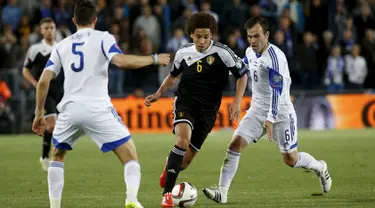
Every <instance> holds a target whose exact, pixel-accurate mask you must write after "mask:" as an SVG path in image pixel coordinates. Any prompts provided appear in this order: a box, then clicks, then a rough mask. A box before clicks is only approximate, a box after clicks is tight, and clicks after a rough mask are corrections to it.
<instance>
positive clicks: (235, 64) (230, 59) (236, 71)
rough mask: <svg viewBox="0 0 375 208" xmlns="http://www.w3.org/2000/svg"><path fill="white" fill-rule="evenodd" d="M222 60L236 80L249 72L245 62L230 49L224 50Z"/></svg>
mask: <svg viewBox="0 0 375 208" xmlns="http://www.w3.org/2000/svg"><path fill="white" fill-rule="evenodd" d="M222 58H223V61H224V63H225V65H226V66H227V67H228V69H229V71H230V72H231V74H232V75H233V76H235V77H236V78H241V77H243V76H244V75H245V74H246V73H247V72H248V68H247V67H246V65H245V63H244V60H243V59H242V60H241V59H240V58H239V57H238V56H237V55H236V54H235V53H234V52H233V51H232V50H231V49H230V48H228V47H226V46H225V48H224V52H223V57H222ZM245 58H246V57H245Z"/></svg>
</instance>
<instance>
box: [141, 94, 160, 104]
mask: <svg viewBox="0 0 375 208" xmlns="http://www.w3.org/2000/svg"><path fill="white" fill-rule="evenodd" d="M160 96H161V93H158V92H157V93H155V94H152V95H149V96H147V97H146V98H145V101H144V104H145V106H147V107H150V106H151V103H154V102H156V101H158V100H159V98H160Z"/></svg>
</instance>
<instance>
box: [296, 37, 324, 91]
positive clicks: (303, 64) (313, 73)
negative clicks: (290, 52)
mask: <svg viewBox="0 0 375 208" xmlns="http://www.w3.org/2000/svg"><path fill="white" fill-rule="evenodd" d="M295 57H296V61H297V69H298V71H299V73H300V74H301V75H302V76H301V77H302V83H304V84H305V85H304V88H305V89H316V88H317V87H318V86H319V85H320V77H319V75H318V68H317V51H316V47H315V45H314V37H313V35H312V33H311V32H305V33H304V35H303V43H302V44H300V45H298V46H297V48H296V56H295Z"/></svg>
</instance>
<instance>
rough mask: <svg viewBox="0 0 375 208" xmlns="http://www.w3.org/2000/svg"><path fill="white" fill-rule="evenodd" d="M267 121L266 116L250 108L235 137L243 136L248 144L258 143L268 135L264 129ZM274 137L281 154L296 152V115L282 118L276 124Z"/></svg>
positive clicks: (292, 114)
mask: <svg viewBox="0 0 375 208" xmlns="http://www.w3.org/2000/svg"><path fill="white" fill-rule="evenodd" d="M266 119H267V116H266V115H262V114H260V113H258V112H257V111H256V110H254V109H251V108H250V109H249V110H248V111H247V112H246V115H245V116H244V117H243V119H242V120H241V122H240V124H239V125H238V127H237V129H236V130H235V131H234V135H235V136H237V135H238V136H241V137H242V138H244V139H245V140H246V141H247V142H248V143H251V142H254V143H257V142H258V140H259V139H260V138H261V137H263V136H264V135H265V134H266V130H265V129H264V128H263V123H264V121H265V120H266ZM272 135H273V139H274V141H276V142H277V144H278V146H279V148H280V152H282V153H289V152H293V151H294V150H296V149H297V146H298V139H297V116H296V114H295V113H291V114H289V115H287V116H284V117H281V119H280V121H278V122H276V123H274V124H273V132H272Z"/></svg>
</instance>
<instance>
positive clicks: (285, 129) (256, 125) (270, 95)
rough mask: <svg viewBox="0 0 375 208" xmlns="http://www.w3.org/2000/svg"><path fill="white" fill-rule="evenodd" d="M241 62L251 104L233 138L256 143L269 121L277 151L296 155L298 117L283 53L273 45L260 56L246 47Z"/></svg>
mask: <svg viewBox="0 0 375 208" xmlns="http://www.w3.org/2000/svg"><path fill="white" fill-rule="evenodd" d="M243 62H244V63H245V65H246V66H247V67H248V69H249V71H250V76H251V78H252V100H251V107H250V109H249V110H248V111H247V112H246V115H245V116H244V118H243V119H242V120H241V122H240V124H239V125H238V127H237V129H236V130H235V132H234V135H239V136H241V137H242V138H244V139H245V140H246V141H247V142H248V143H250V142H254V143H256V142H257V141H258V140H259V139H260V138H261V137H262V136H263V135H264V134H265V129H264V128H263V123H264V122H265V121H266V120H268V121H270V122H272V123H274V125H273V132H272V135H273V139H274V140H276V142H277V144H278V146H279V148H280V151H281V152H292V151H295V150H296V149H297V144H298V143H297V141H298V138H297V116H296V113H295V110H294V107H293V104H292V102H291V100H290V93H289V91H290V84H291V82H292V80H291V78H290V75H289V68H288V62H287V60H286V57H285V55H284V53H283V52H282V51H281V50H280V49H279V48H277V47H276V46H275V45H272V44H269V45H268V47H267V48H266V50H265V51H264V52H263V53H262V54H257V53H255V52H254V51H253V50H252V49H251V48H250V47H249V48H248V49H247V50H246V56H245V57H244V58H243Z"/></svg>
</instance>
